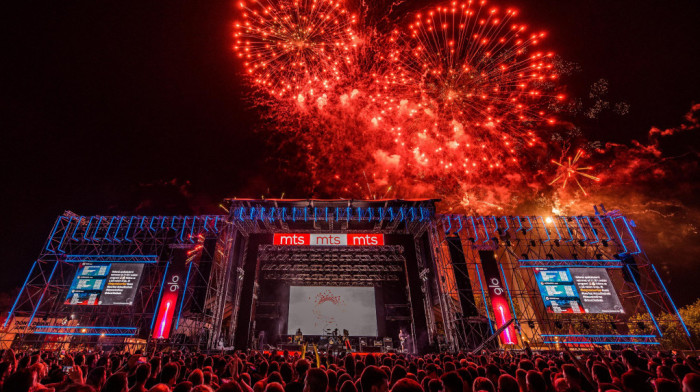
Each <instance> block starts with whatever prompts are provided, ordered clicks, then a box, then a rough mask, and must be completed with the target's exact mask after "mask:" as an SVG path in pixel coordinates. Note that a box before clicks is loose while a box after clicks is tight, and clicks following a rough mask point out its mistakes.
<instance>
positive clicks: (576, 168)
mask: <svg viewBox="0 0 700 392" xmlns="http://www.w3.org/2000/svg"><path fill="white" fill-rule="evenodd" d="M583 157H585V154H584V152H583V150H578V151H576V155H575V156H574V157H573V159H572V158H571V157H568V158H567V159H566V161H564V162H563V163H562V162H561V161H559V162H557V161H555V160H552V163H553V164H555V165H557V174H558V176H557V177H555V178H554V180H552V182H550V183H549V185H554V184H555V183H557V182H561V183H562V184H561V189H565V188H566V184H567V182H569V180H573V181H574V182H576V185H578V187H579V189H581V192H583V194H584V195H586V196H588V193H586V190H585V189H584V188H583V185H581V182H579V180H578V178H577V177H579V176H580V177H584V178H588V179H589V180H593V181H600V178H599V177H596V176H594V175H591V174H588V173H587V172H588V171H589V170H592V169H593V167H592V166H582V165H581V162H580V160H581V158H583Z"/></svg>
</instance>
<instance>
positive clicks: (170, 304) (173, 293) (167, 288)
mask: <svg viewBox="0 0 700 392" xmlns="http://www.w3.org/2000/svg"><path fill="white" fill-rule="evenodd" d="M186 262H187V255H186V250H185V249H173V254H172V260H171V262H170V263H171V264H170V269H169V270H168V273H167V274H166V275H165V276H163V279H165V283H164V284H163V293H162V295H161V298H160V303H159V304H158V311H157V312H156V314H155V321H154V323H153V330H152V331H151V336H152V337H153V338H154V339H167V338H169V337H170V332H171V330H172V327H173V320H174V317H175V315H176V313H177V310H178V306H179V301H182V298H180V293H184V290H183V286H185V284H186V282H185V280H186V279H187V264H186ZM183 296H184V294H183Z"/></svg>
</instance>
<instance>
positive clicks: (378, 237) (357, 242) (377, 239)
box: [272, 233, 384, 246]
mask: <svg viewBox="0 0 700 392" xmlns="http://www.w3.org/2000/svg"><path fill="white" fill-rule="evenodd" d="M272 243H273V245H298V246H379V245H384V234H310V233H275V237H274V239H273V242H272Z"/></svg>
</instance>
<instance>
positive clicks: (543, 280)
mask: <svg viewBox="0 0 700 392" xmlns="http://www.w3.org/2000/svg"><path fill="white" fill-rule="evenodd" d="M535 279H536V280H537V285H538V286H539V289H540V295H541V296H542V300H543V301H544V304H545V306H546V308H547V312H549V313H624V312H625V311H624V309H623V308H622V305H621V304H620V299H619V298H618V297H617V293H616V292H615V288H614V287H613V284H612V282H611V281H610V277H609V276H608V272H607V271H606V270H605V269H603V268H536V269H535Z"/></svg>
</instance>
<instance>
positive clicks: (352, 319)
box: [287, 286, 377, 336]
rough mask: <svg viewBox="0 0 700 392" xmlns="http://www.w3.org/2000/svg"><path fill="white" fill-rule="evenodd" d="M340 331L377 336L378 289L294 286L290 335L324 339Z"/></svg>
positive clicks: (288, 329)
mask: <svg viewBox="0 0 700 392" xmlns="http://www.w3.org/2000/svg"><path fill="white" fill-rule="evenodd" d="M335 328H337V329H338V331H339V333H341V334H342V332H343V329H347V330H348V332H349V333H350V335H351V336H377V311H376V309H375V303H374V287H326V286H290V287H289V318H288V319H287V334H288V335H294V334H295V333H296V331H297V329H301V332H302V333H303V334H304V335H323V334H324V333H325V332H326V331H327V330H333V329H335Z"/></svg>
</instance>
